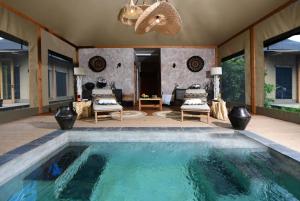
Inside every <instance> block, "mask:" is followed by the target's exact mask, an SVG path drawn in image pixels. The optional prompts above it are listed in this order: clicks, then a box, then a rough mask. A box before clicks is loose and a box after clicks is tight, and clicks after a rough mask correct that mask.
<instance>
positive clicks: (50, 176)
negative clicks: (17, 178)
mask: <svg viewBox="0 0 300 201" xmlns="http://www.w3.org/2000/svg"><path fill="white" fill-rule="evenodd" d="M86 148H87V147H86V146H70V147H66V148H65V149H63V150H62V151H61V152H60V153H59V154H58V155H56V156H54V157H52V158H50V159H49V160H47V161H46V162H45V163H43V164H42V165H40V166H39V167H38V168H36V169H35V170H34V171H32V172H31V173H30V174H29V175H27V176H26V177H25V178H24V180H37V181H53V180H55V179H56V178H58V177H59V176H60V175H61V174H63V172H64V171H65V170H66V169H67V168H68V167H69V165H70V164H72V163H73V162H74V161H75V160H76V158H77V157H78V156H80V155H81V153H82V152H83V151H84V150H85V149H86Z"/></svg>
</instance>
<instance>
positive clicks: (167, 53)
mask: <svg viewBox="0 0 300 201" xmlns="http://www.w3.org/2000/svg"><path fill="white" fill-rule="evenodd" d="M192 56H200V57H202V58H203V60H204V62H205V65H204V68H203V69H202V70H201V71H200V72H192V71H190V70H189V69H188V68H187V60H188V59H189V58H190V57H192ZM173 63H175V64H176V67H175V68H173V67H172V66H173ZM214 65H215V50H214V49H213V48H201V49H199V48H197V49H196V48H162V49H161V87H162V93H163V94H172V91H173V89H174V87H175V84H176V83H177V84H178V85H179V87H180V88H187V87H189V86H190V85H192V84H202V85H203V84H205V83H206V82H207V81H208V80H209V78H208V77H207V71H210V68H211V67H212V66H214Z"/></svg>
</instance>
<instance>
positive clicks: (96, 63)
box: [89, 56, 106, 72]
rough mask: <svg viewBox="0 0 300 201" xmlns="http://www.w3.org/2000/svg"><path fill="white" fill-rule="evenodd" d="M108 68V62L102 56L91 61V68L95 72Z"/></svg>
mask: <svg viewBox="0 0 300 201" xmlns="http://www.w3.org/2000/svg"><path fill="white" fill-rule="evenodd" d="M105 67H106V61H105V59H104V58H103V57H101V56H94V57H92V58H90V60H89V68H90V69H91V70H92V71H94V72H101V71H103V70H104V69H105Z"/></svg>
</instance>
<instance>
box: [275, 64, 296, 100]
mask: <svg viewBox="0 0 300 201" xmlns="http://www.w3.org/2000/svg"><path fill="white" fill-rule="evenodd" d="M292 70H293V69H292V68H289V67H276V99H292V80H293V77H292V74H293V71H292Z"/></svg>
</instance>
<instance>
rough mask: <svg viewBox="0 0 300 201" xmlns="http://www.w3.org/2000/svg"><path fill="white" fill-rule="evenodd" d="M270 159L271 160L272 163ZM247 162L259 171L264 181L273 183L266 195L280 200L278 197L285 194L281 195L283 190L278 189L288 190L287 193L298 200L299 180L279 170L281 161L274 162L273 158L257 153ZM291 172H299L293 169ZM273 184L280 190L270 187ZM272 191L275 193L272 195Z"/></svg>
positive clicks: (299, 192)
mask: <svg viewBox="0 0 300 201" xmlns="http://www.w3.org/2000/svg"><path fill="white" fill-rule="evenodd" d="M271 159H273V161H272V160H271ZM248 161H249V164H251V165H252V167H253V168H256V169H259V170H260V172H261V173H262V176H263V177H264V180H269V181H271V180H273V181H274V182H273V183H270V184H269V188H268V189H267V190H266V193H267V194H270V195H273V196H275V197H278V199H279V200H280V197H285V193H283V190H278V189H280V188H282V189H288V190H289V193H291V194H292V195H293V196H294V197H295V198H297V199H298V200H300V191H299V186H300V179H299V178H296V177H295V176H293V175H291V174H290V173H288V172H286V171H285V170H280V168H279V166H280V163H281V161H274V158H270V157H266V156H264V155H261V154H259V153H256V154H252V155H251V156H250V157H249V159H248ZM293 171H295V172H297V171H298V172H299V171H300V170H299V169H298V170H296V169H293ZM275 183H277V184H278V186H279V187H280V188H279V187H276V188H275V187H273V186H272V185H275ZM277 184H276V186H277ZM274 189H275V190H274ZM272 191H275V193H273V192H272ZM280 194H281V195H280ZM274 200H277V199H274Z"/></svg>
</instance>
